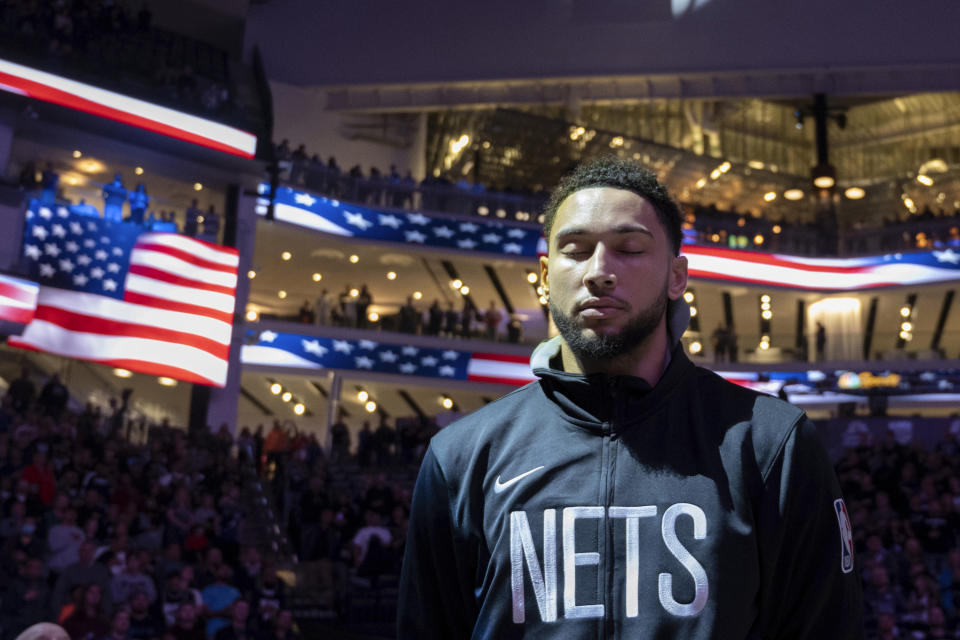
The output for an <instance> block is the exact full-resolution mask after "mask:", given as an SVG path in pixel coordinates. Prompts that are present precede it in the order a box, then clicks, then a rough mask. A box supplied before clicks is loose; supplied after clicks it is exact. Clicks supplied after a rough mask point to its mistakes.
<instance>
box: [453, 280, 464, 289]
mask: <svg viewBox="0 0 960 640" xmlns="http://www.w3.org/2000/svg"><path fill="white" fill-rule="evenodd" d="M462 286H463V280H461V279H460V278H457V279H456V280H451V281H450V288H451V289H459V288H460V287H462Z"/></svg>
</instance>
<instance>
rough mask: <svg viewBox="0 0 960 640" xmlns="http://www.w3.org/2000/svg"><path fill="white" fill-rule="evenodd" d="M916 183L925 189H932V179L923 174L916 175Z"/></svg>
mask: <svg viewBox="0 0 960 640" xmlns="http://www.w3.org/2000/svg"><path fill="white" fill-rule="evenodd" d="M917 182H919V183H920V184H922V185H924V186H925V187H932V186H933V178H931V177H930V176H928V175H927V174H925V173H921V174H918V175H917Z"/></svg>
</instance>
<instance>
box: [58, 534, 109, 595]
mask: <svg viewBox="0 0 960 640" xmlns="http://www.w3.org/2000/svg"><path fill="white" fill-rule="evenodd" d="M95 551H96V546H95V543H94V541H93V540H84V541H83V542H82V543H81V544H80V548H79V550H78V551H77V556H78V558H79V559H78V560H77V562H75V563H74V564H72V565H70V566H68V567H67V568H66V569H64V570H63V573H61V574H60V577H59V578H58V579H57V584H56V587H55V588H54V590H53V608H54V610H55V611H59V610H60V607H62V606H63V605H64V604H67V598H68V597H69V596H70V593H71V592H72V591H73V589H74V588H75V587H76V586H78V585H87V584H91V583H93V584H96V585H97V586H98V587H99V588H100V594H101V595H102V594H104V593H109V590H108V589H109V585H110V571H109V570H108V569H107V567H106V565H103V564H100V563H99V562H95V561H94V552H95ZM104 604H105V605H110V604H112V603H104ZM106 608H107V609H108V610H109V609H110V607H109V606H107V607H106Z"/></svg>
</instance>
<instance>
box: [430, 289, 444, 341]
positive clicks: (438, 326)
mask: <svg viewBox="0 0 960 640" xmlns="http://www.w3.org/2000/svg"><path fill="white" fill-rule="evenodd" d="M442 329H443V309H441V308H440V301H439V300H437V299H436V298H434V299H433V304H431V305H430V309H429V310H428V311H427V335H428V336H438V335H440V331H441V330H442Z"/></svg>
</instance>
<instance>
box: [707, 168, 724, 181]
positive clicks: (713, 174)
mask: <svg viewBox="0 0 960 640" xmlns="http://www.w3.org/2000/svg"><path fill="white" fill-rule="evenodd" d="M721 175H723V172H722V171H720V169H714V170H713V171H711V172H710V179H711V180H716V179H717V178H719V177H720V176H721Z"/></svg>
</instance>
